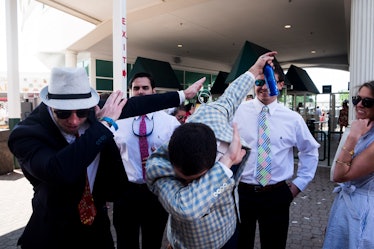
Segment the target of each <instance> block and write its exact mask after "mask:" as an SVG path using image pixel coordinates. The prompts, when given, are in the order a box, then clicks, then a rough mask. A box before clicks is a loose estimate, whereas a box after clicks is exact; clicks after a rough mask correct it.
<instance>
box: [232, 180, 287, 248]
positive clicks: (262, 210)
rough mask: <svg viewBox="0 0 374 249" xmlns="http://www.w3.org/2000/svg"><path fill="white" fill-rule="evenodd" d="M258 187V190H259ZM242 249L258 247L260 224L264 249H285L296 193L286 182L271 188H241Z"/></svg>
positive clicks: (240, 235)
mask: <svg viewBox="0 0 374 249" xmlns="http://www.w3.org/2000/svg"><path fill="white" fill-rule="evenodd" d="M256 187H257V186H256ZM238 191H239V209H240V218H241V223H240V224H239V242H238V243H239V247H238V248H240V249H249V248H253V247H254V241H255V235H256V225H257V222H258V224H259V231H260V242H261V249H284V248H286V243H287V234H288V226H289V210H290V204H291V201H292V200H293V196H292V193H291V191H290V189H289V187H288V185H287V184H286V183H285V182H282V183H279V184H276V185H274V187H267V188H265V189H262V188H261V187H259V188H254V187H253V185H248V184H244V183H240V184H239V188H238Z"/></svg>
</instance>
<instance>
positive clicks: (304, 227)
mask: <svg viewBox="0 0 374 249" xmlns="http://www.w3.org/2000/svg"><path fill="white" fill-rule="evenodd" d="M333 140H334V139H333ZM335 140H336V138H335ZM332 145H333V148H332V149H331V155H330V161H332V158H333V156H334V154H335V150H336V146H337V141H334V142H333V143H332ZM334 146H335V147H334ZM321 149H322V150H323V148H321ZM321 149H320V158H321V157H322V156H323V151H321ZM322 159H323V158H322ZM327 161H328V160H326V159H325V160H321V161H320V166H319V167H318V169H317V173H316V176H315V178H314V180H313V182H312V183H311V184H310V185H309V186H308V188H307V189H306V190H305V191H304V192H303V193H300V194H299V195H298V196H297V198H295V200H294V201H293V203H292V206H291V209H290V216H291V217H290V229H289V236H288V243H287V248H288V249H317V248H321V247H322V243H323V237H324V231H325V227H326V224H327V219H328V213H329V210H330V206H331V204H332V200H333V197H334V196H333V194H332V190H333V187H334V184H333V183H332V182H331V181H330V180H329V174H330V167H329V166H328V165H327ZM0 163H1V161H0ZM32 195H33V191H32V188H31V185H30V184H29V183H28V181H27V180H26V179H25V178H24V177H23V175H22V172H21V171H19V170H15V171H14V172H12V173H10V174H8V175H0V249H14V248H16V243H17V240H18V238H19V236H20V234H21V233H22V231H23V228H24V226H25V224H26V222H27V220H28V219H29V217H30V214H31V198H32ZM165 244H166V240H165V242H164V245H163V248H165ZM255 248H256V249H258V248H260V246H259V243H258V242H256V247H255Z"/></svg>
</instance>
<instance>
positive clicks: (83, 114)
mask: <svg viewBox="0 0 374 249" xmlns="http://www.w3.org/2000/svg"><path fill="white" fill-rule="evenodd" d="M90 111H91V109H80V110H76V111H75V113H76V114H77V116H78V118H87V117H88V115H89V114H90ZM53 112H54V113H56V116H57V118H59V119H67V118H69V117H70V116H71V114H72V112H73V111H71V110H54V111H53Z"/></svg>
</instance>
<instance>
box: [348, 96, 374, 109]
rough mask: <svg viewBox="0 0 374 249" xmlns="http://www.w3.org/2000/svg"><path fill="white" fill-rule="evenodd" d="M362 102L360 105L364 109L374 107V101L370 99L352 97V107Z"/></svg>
mask: <svg viewBox="0 0 374 249" xmlns="http://www.w3.org/2000/svg"><path fill="white" fill-rule="evenodd" d="M360 101H362V105H363V106H364V107H366V108H371V107H373V106H374V99H372V98H361V96H358V95H357V96H353V97H352V103H353V105H357V104H358V103H360Z"/></svg>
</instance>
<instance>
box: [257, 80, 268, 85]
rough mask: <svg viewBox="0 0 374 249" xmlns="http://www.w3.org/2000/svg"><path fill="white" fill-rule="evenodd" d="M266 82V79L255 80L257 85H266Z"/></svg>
mask: <svg viewBox="0 0 374 249" xmlns="http://www.w3.org/2000/svg"><path fill="white" fill-rule="evenodd" d="M265 83H266V82H265V80H256V81H255V85H256V86H263V85H265Z"/></svg>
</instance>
